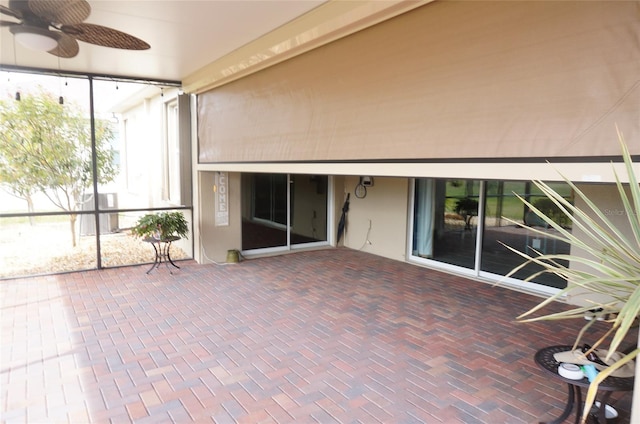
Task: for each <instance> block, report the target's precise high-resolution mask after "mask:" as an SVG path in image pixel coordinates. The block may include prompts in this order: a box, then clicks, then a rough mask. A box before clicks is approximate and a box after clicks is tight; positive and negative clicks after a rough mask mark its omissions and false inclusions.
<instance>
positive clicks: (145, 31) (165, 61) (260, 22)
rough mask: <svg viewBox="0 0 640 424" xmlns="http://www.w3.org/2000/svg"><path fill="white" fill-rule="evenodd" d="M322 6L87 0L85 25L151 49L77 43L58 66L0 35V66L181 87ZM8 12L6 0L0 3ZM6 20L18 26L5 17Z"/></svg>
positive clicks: (263, 0)
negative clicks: (132, 39) (88, 10)
mask: <svg viewBox="0 0 640 424" xmlns="http://www.w3.org/2000/svg"><path fill="white" fill-rule="evenodd" d="M324 2H325V1H324V0H213V1H205V0H199V1H192V0H172V1H168V0H136V1H122V0H109V1H104V0H89V3H90V5H91V8H92V12H91V15H90V16H89V18H88V19H87V20H86V21H85V22H87V23H93V24H98V25H102V26H107V27H111V28H114V29H117V30H120V31H123V32H127V33H130V34H131V35H134V36H136V37H138V38H141V39H143V40H144V41H146V42H147V43H149V44H150V45H151V48H150V49H149V50H144V51H127V50H119V49H112V48H107V47H100V46H94V45H91V44H87V43H83V42H79V44H80V52H79V54H78V55H77V56H76V57H74V58H71V59H58V57H56V56H53V55H50V54H48V53H46V52H37V51H32V50H29V49H27V48H25V47H23V46H21V45H19V44H18V43H14V40H13V35H12V34H11V33H10V32H9V29H8V28H6V27H5V28H1V29H0V64H2V65H10V66H20V67H35V68H42V69H52V70H63V71H74V72H83V73H91V74H97V75H110V76H122V77H136V78H141V79H158V80H175V81H182V80H183V79H184V78H185V77H186V76H188V75H190V74H192V73H194V72H195V71H197V70H199V69H201V68H203V67H205V66H206V65H208V64H210V63H212V62H214V61H215V60H217V59H219V58H221V57H223V56H225V55H227V54H229V53H230V52H232V51H234V50H236V49H238V48H240V47H241V46H244V45H246V44H247V43H250V42H252V41H254V40H256V39H259V38H260V37H261V36H263V35H265V34H267V33H269V32H271V31H272V30H274V29H276V28H278V27H281V26H282V25H285V24H287V23H288V22H291V21H292V20H294V19H295V18H297V17H298V16H301V15H304V14H305V13H307V12H308V11H310V10H312V9H314V8H316V7H318V6H319V5H321V4H322V3H324ZM0 4H2V5H4V6H8V4H9V1H8V0H0ZM1 17H2V19H3V20H15V19H13V18H11V17H8V16H5V15H1Z"/></svg>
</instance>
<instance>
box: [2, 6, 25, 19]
mask: <svg viewBox="0 0 640 424" xmlns="http://www.w3.org/2000/svg"><path fill="white" fill-rule="evenodd" d="M0 13H4V14H5V15H9V16H13V17H14V18H16V19H22V13H21V12H20V11H19V10H14V9H11V8H8V7H7V6H3V5H1V4H0Z"/></svg>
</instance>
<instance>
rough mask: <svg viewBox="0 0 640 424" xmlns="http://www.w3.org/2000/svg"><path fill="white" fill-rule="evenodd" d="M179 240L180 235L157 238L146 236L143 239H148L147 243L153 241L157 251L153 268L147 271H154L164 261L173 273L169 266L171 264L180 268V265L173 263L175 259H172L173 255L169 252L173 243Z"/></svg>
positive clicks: (152, 243) (154, 248) (152, 244)
mask: <svg viewBox="0 0 640 424" xmlns="http://www.w3.org/2000/svg"><path fill="white" fill-rule="evenodd" d="M177 240H180V237H176V236H169V237H165V238H163V239H157V238H155V237H146V238H145V239H143V241H146V242H147V243H151V246H153V250H155V252H156V257H155V259H154V260H153V265H151V268H149V270H148V271H147V274H148V273H150V272H151V271H153V269H154V268H158V267H160V264H161V263H162V262H163V261H164V263H165V265H166V266H167V269H169V273H171V274H173V273H172V272H171V269H170V268H169V264H171V265H173V266H174V267H176V268H178V269H180V267H179V266H178V265H176V264H175V263H173V261H172V260H171V255H170V254H169V251H170V250H171V243H173V242H174V241H177Z"/></svg>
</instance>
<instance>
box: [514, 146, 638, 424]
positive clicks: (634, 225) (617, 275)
mask: <svg viewBox="0 0 640 424" xmlns="http://www.w3.org/2000/svg"><path fill="white" fill-rule="evenodd" d="M619 138H620V144H621V146H622V156H623V159H624V163H625V169H626V173H627V177H628V181H629V184H628V185H626V184H623V183H622V182H621V180H620V178H619V177H618V175H617V174H615V178H616V186H617V189H618V194H619V197H620V200H621V203H622V205H624V210H623V211H621V213H622V214H624V216H625V217H626V219H627V221H628V224H629V227H630V230H629V229H621V228H618V226H616V224H615V223H614V222H613V221H612V220H611V219H610V217H608V216H607V213H606V211H605V210H602V209H601V208H600V207H598V206H597V205H596V204H595V203H594V202H592V201H591V200H590V199H589V198H588V197H587V195H586V194H585V193H583V192H582V191H581V190H580V189H579V188H578V187H576V185H575V184H573V183H572V182H571V181H570V180H569V179H568V178H565V177H563V179H564V181H565V182H566V183H567V184H568V185H569V186H570V187H571V188H572V189H573V191H574V193H575V197H576V200H578V199H580V200H581V203H583V204H584V205H585V206H584V207H583V208H579V207H576V206H574V204H572V202H570V201H569V200H567V199H565V198H564V197H562V195H561V194H559V193H557V192H556V191H554V190H553V189H552V188H551V187H549V186H548V185H547V184H545V183H543V182H542V181H534V183H535V185H536V186H537V187H538V188H539V189H540V190H541V191H542V192H543V193H544V194H545V196H546V197H547V198H548V199H550V200H551V201H552V202H553V203H554V204H555V206H557V208H558V210H560V211H561V212H562V214H563V215H564V218H565V219H566V220H567V221H568V222H571V223H572V226H573V228H574V229H579V232H580V234H581V235H580V237H577V236H576V235H575V234H574V233H572V231H571V229H568V228H566V226H563V225H561V223H564V222H565V221H564V220H563V219H558V216H548V215H547V214H545V211H544V210H543V209H541V208H538V207H536V205H534V204H531V203H529V202H528V201H526V200H525V199H524V198H522V197H520V196H518V197H519V198H520V200H521V201H522V202H523V203H524V204H525V205H527V206H528V207H529V208H530V210H531V211H533V212H534V213H535V214H536V215H537V216H538V217H539V218H540V219H541V220H543V221H544V223H545V225H546V226H548V227H551V228H554V229H555V230H556V231H555V232H554V233H549V232H545V231H544V229H537V228H530V229H529V230H530V231H534V232H538V233H540V234H542V235H544V236H546V237H553V238H556V239H557V240H561V241H563V242H566V243H569V244H571V245H572V246H573V247H575V248H577V249H579V251H581V252H583V253H581V254H580V255H577V254H543V253H541V252H532V253H528V252H522V251H519V250H517V249H515V248H512V247H510V246H507V245H505V247H507V248H508V249H509V250H511V251H512V252H514V253H516V254H518V255H520V256H521V257H523V258H524V259H525V262H524V263H523V264H522V265H520V266H518V267H516V268H514V269H513V270H512V271H511V272H510V273H509V274H508V275H507V276H511V275H513V274H515V273H516V272H517V271H519V270H521V269H523V268H524V267H525V266H526V265H527V264H530V263H535V264H537V265H540V266H541V267H542V271H539V272H536V273H534V274H532V275H530V276H529V277H528V278H527V279H526V280H527V281H530V280H533V279H535V278H536V277H537V276H538V275H540V274H541V273H553V274H556V275H559V276H561V277H564V278H565V279H566V280H567V282H568V283H567V287H566V288H565V289H563V290H560V291H559V292H558V293H556V294H554V295H553V296H551V297H549V298H547V299H545V300H544V301H543V302H541V303H540V304H538V305H537V306H535V307H534V308H532V309H531V310H529V311H527V312H525V313H524V314H522V315H520V316H519V317H518V320H519V321H521V322H531V321H540V320H560V319H581V320H584V318H585V314H589V313H590V312H591V311H594V310H599V311H600V316H602V317H607V316H608V317H610V318H608V319H607V318H604V319H603V321H600V322H604V323H605V324H607V325H609V326H610V328H609V329H608V331H607V332H606V334H605V335H604V336H603V337H601V338H600V339H599V340H597V341H596V342H595V343H593V346H592V349H591V350H592V351H593V350H594V349H596V348H597V347H598V346H601V345H603V344H605V343H606V342H607V340H609V339H610V342H609V348H608V355H607V358H606V360H607V361H610V362H608V363H611V365H610V366H609V367H607V368H606V369H605V370H603V371H601V372H600V373H599V374H598V375H597V377H596V378H595V379H594V380H593V381H592V383H591V385H590V386H589V390H588V392H587V398H586V400H585V406H584V411H583V415H582V420H583V422H584V421H585V420H586V418H587V416H588V414H589V411H590V410H591V407H592V405H593V403H594V401H595V397H596V395H597V391H598V386H599V385H600V383H601V382H602V381H603V380H604V379H605V378H607V377H608V376H610V375H611V374H612V373H613V372H615V371H616V370H617V369H619V368H620V367H622V366H623V365H625V364H627V363H629V362H630V361H632V360H634V358H635V357H636V356H637V355H638V353H639V352H640V349H639V348H637V347H636V348H635V349H634V350H633V351H631V352H629V353H627V354H626V355H624V356H623V357H621V358H617V357H616V358H614V359H613V360H612V356H613V355H614V353H615V352H616V351H620V350H621V349H620V347H621V343H622V342H623V340H624V339H625V338H626V337H627V335H628V333H629V331H630V330H631V328H632V326H634V324H637V318H638V316H639V314H640V187H639V186H638V180H637V178H636V175H635V173H634V169H633V163H632V160H631V155H630V153H629V151H628V149H627V147H626V145H625V143H624V140H623V139H622V136H620V135H619ZM614 173H615V169H614ZM509 221H511V222H512V223H514V224H516V225H520V226H523V225H524V224H521V223H518V222H515V221H513V220H509ZM570 262H571V263H573V264H574V266H573V267H570V265H564V264H568V263H570ZM576 264H578V266H575V265H576ZM571 294H575V295H580V296H584V295H585V294H587V295H589V302H588V303H587V304H585V305H584V306H575V307H574V308H573V309H570V310H567V311H564V312H560V313H555V314H548V315H541V316H535V315H536V314H537V313H539V312H540V310H541V309H543V308H544V307H545V306H546V305H548V304H550V303H551V302H553V301H555V300H558V299H560V298H562V297H564V296H566V295H571ZM594 322H596V319H592V320H588V321H586V324H585V326H584V327H583V329H582V330H581V331H580V333H579V334H578V335H577V339H576V341H575V344H574V348H575V346H577V345H578V343H579V342H580V338H581V336H582V335H583V334H584V333H585V332H586V330H587V329H588V328H589V326H591V325H593V323H594ZM616 359H617V360H616Z"/></svg>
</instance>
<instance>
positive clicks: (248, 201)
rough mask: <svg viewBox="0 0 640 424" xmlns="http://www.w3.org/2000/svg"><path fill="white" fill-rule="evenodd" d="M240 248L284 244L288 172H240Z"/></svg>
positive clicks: (261, 247) (259, 247)
mask: <svg viewBox="0 0 640 424" xmlns="http://www.w3.org/2000/svg"><path fill="white" fill-rule="evenodd" d="M242 193H243V199H242V200H243V205H242V250H252V249H264V248H270V247H280V246H287V245H288V242H287V240H288V239H287V175H286V174H243V175H242Z"/></svg>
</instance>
